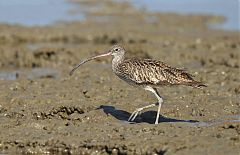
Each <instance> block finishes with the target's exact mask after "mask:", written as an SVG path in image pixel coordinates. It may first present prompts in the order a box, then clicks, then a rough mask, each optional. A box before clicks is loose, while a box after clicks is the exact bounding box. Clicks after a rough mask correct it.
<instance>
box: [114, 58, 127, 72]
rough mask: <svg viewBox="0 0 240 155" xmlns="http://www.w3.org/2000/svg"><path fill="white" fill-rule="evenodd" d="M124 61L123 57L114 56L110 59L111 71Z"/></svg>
mask: <svg viewBox="0 0 240 155" xmlns="http://www.w3.org/2000/svg"><path fill="white" fill-rule="evenodd" d="M124 59H125V56H124V55H116V56H114V57H113V59H112V69H113V70H114V69H115V68H116V66H117V65H118V64H120V63H122V62H123V61H124Z"/></svg>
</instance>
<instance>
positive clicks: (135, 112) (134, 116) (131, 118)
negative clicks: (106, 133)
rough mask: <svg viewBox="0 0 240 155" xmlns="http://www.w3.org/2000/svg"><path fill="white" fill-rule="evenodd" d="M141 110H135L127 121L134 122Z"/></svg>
mask: <svg viewBox="0 0 240 155" xmlns="http://www.w3.org/2000/svg"><path fill="white" fill-rule="evenodd" d="M142 110H143V108H138V109H136V110H135V111H134V112H133V113H132V114H131V116H130V117H129V118H128V121H129V122H130V121H134V120H135V118H136V117H137V116H138V115H139V114H140V112H141V111H142Z"/></svg>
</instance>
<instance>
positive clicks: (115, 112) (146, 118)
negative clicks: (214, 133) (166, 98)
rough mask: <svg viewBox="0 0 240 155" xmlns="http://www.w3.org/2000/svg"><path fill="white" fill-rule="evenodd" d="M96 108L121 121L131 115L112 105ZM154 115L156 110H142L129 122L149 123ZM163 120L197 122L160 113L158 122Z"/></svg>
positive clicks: (126, 119)
mask: <svg viewBox="0 0 240 155" xmlns="http://www.w3.org/2000/svg"><path fill="white" fill-rule="evenodd" d="M97 109H102V110H103V111H104V113H106V114H107V115H109V114H110V115H112V116H113V117H115V118H116V119H118V120H121V121H126V122H127V121H128V118H129V117H130V115H131V113H129V112H127V111H124V110H119V109H116V108H115V107H114V106H108V105H101V106H100V107H99V108H97ZM156 115H157V111H146V112H142V113H141V114H139V115H138V116H137V117H136V119H135V120H134V121H133V122H130V123H144V122H145V123H149V124H154V123H155V119H156ZM163 122H166V123H171V122H185V123H197V122H199V121H197V120H181V119H175V118H168V117H165V116H163V115H160V118H159V123H163Z"/></svg>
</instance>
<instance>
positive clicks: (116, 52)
mask: <svg viewBox="0 0 240 155" xmlns="http://www.w3.org/2000/svg"><path fill="white" fill-rule="evenodd" d="M109 53H111V55H112V56H122V55H124V54H125V49H124V48H123V47H122V46H120V45H114V46H112V47H111V48H110V50H109Z"/></svg>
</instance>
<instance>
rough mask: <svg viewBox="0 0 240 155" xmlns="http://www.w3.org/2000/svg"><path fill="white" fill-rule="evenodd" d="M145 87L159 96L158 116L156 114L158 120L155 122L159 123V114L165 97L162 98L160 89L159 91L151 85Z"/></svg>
mask: <svg viewBox="0 0 240 155" xmlns="http://www.w3.org/2000/svg"><path fill="white" fill-rule="evenodd" d="M144 89H145V90H148V91H150V92H152V93H153V94H154V95H155V96H156V97H157V99H158V111H157V116H156V120H155V124H158V121H159V115H160V110H161V106H162V102H163V99H162V97H161V96H160V94H159V93H158V91H157V89H156V88H152V87H150V86H146V87H145V88H144Z"/></svg>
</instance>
